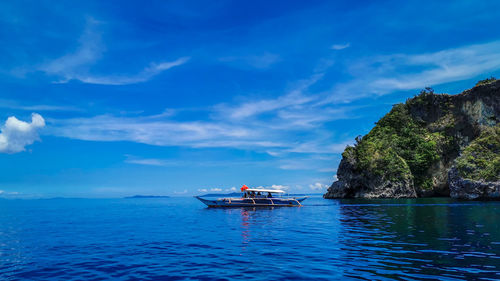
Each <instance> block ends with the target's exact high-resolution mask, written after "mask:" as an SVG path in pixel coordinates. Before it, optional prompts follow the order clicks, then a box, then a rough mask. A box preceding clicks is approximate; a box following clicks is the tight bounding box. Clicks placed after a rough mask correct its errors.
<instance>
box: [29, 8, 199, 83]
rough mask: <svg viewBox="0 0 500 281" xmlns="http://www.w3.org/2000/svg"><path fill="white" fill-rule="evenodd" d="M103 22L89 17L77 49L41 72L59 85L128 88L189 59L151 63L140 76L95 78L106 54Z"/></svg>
mask: <svg viewBox="0 0 500 281" xmlns="http://www.w3.org/2000/svg"><path fill="white" fill-rule="evenodd" d="M100 24H101V23H100V22H99V21H97V20H95V19H92V18H89V19H88V20H87V26H86V28H85V31H84V32H83V34H82V36H81V37H80V39H79V41H78V42H79V45H78V47H77V49H76V50H75V51H74V52H72V53H69V54H66V55H64V56H62V57H59V58H57V59H54V60H52V61H50V62H48V63H46V64H43V65H42V66H40V67H39V70H41V71H43V72H45V73H47V74H48V75H51V76H55V77H57V78H58V80H57V81H55V82H56V83H67V82H69V81H71V80H79V81H81V82H83V83H89V84H101V85H126V84H134V83H140V82H145V81H148V80H150V79H151V78H153V77H154V76H156V75H158V74H160V73H161V72H163V71H165V70H167V69H170V68H172V67H175V66H179V65H182V64H184V63H186V62H187V61H188V60H189V58H188V57H181V58H178V59H176V60H174V61H170V62H161V63H155V62H153V63H151V64H150V65H149V66H147V67H145V68H144V69H142V70H141V71H139V72H138V73H136V74H111V75H109V74H105V75H95V74H93V73H92V72H91V71H90V70H91V67H92V65H94V64H95V63H97V62H98V61H99V60H100V59H101V58H102V56H103V54H104V52H105V49H106V48H105V46H104V44H103V42H102V34H101V33H100V32H98V31H97V30H98V27H99V25H100Z"/></svg>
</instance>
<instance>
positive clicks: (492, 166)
mask: <svg viewBox="0 0 500 281" xmlns="http://www.w3.org/2000/svg"><path fill="white" fill-rule="evenodd" d="M456 164H457V169H458V173H459V175H460V176H461V177H463V178H466V179H471V180H486V181H498V180H500V125H496V126H495V127H492V128H485V129H484V131H483V132H482V133H481V135H480V136H479V137H478V138H477V139H475V140H474V141H473V142H471V144H470V145H469V146H468V147H466V148H465V149H464V151H463V152H462V154H461V155H460V157H458V158H457V160H456Z"/></svg>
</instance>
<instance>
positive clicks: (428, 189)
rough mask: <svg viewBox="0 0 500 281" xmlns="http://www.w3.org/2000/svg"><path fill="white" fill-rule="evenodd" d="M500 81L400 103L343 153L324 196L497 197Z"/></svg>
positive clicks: (426, 94)
mask: <svg viewBox="0 0 500 281" xmlns="http://www.w3.org/2000/svg"><path fill="white" fill-rule="evenodd" d="M499 120H500V81H499V80H496V79H494V78H491V79H486V80H482V81H480V82H478V83H477V84H476V86H475V87H473V88H472V89H470V90H467V91H464V92H463V93H461V94H458V95H448V94H435V93H434V92H433V91H432V89H429V88H428V89H426V90H424V91H422V92H421V93H420V95H418V96H415V97H414V98H411V99H408V100H407V101H406V103H404V104H396V105H394V107H393V108H392V110H391V111H390V112H389V113H388V114H386V115H385V116H384V117H383V118H381V119H380V120H379V121H378V122H377V123H376V125H375V127H374V128H373V129H372V130H371V131H370V132H369V133H368V134H367V135H365V136H363V137H358V138H356V144H355V145H354V146H348V147H347V148H346V149H345V151H344V152H343V154H342V160H341V162H340V165H339V168H338V170H337V177H338V180H337V181H335V182H334V183H333V184H332V185H331V186H330V188H329V189H328V191H327V193H326V194H325V195H324V197H325V198H411V197H430V196H452V197H455V198H464V199H482V198H496V197H498V198H500V194H499V192H500V185H499V181H500V122H499Z"/></svg>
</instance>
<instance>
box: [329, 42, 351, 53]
mask: <svg viewBox="0 0 500 281" xmlns="http://www.w3.org/2000/svg"><path fill="white" fill-rule="evenodd" d="M350 46H351V43H344V44H334V45H332V47H331V49H332V50H337V51H338V50H343V49H346V48H349V47H350Z"/></svg>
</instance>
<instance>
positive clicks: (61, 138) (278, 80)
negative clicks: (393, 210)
mask: <svg viewBox="0 0 500 281" xmlns="http://www.w3.org/2000/svg"><path fill="white" fill-rule="evenodd" d="M10 2H11V3H9V2H3V3H1V4H0V6H1V7H0V26H1V28H0V39H1V42H2V44H0V93H1V96H0V107H1V110H0V113H1V114H0V122H1V125H2V133H1V134H0V152H1V153H0V166H1V167H2V176H1V177H0V196H3V197H51V196H77V197H116V196H125V195H132V194H162V195H179V196H180V195H192V194H199V193H204V192H208V191H229V190H231V189H233V188H239V187H240V186H241V185H243V184H246V185H249V186H265V187H270V186H275V187H281V188H286V189H288V190H290V191H292V192H324V191H325V190H326V187H327V186H328V185H330V184H331V182H332V181H333V179H334V177H335V173H336V168H337V166H338V163H339V161H340V158H341V155H340V154H341V152H342V151H343V149H344V147H345V146H346V145H348V144H350V143H352V142H353V139H354V137H356V136H357V135H362V134H366V133H367V132H368V131H369V130H370V128H372V127H373V124H374V122H376V121H377V120H378V119H379V118H380V117H381V116H383V115H384V114H385V113H386V112H387V111H388V110H390V108H391V106H392V105H393V104H395V103H398V102H403V101H405V100H406V99H407V98H408V97H412V96H414V95H415V94H416V93H418V92H419V90H420V89H422V88H424V87H426V86H431V87H433V88H434V89H435V90H436V91H438V92H447V93H451V94H455V93H458V92H460V91H461V90H464V89H467V88H470V87H472V86H473V85H474V84H475V82H476V81H477V80H479V79H483V78H485V77H489V76H492V75H493V76H499V73H500V30H499V29H498V28H496V26H497V25H498V20H499V19H500V2H499V1H480V2H478V1H245V2H244V1H133V2H132V1H80V2H78V1H71V2H69V1H66V2H52V1H35V2H33V1H29V2H28V1H26V2H25V1H10Z"/></svg>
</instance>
